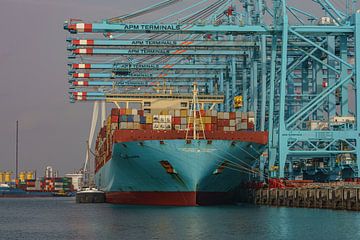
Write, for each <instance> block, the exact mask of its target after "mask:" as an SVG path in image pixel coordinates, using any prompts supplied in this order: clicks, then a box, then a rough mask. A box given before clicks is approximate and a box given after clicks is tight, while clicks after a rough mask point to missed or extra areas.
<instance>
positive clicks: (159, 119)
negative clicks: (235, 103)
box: [100, 108, 255, 136]
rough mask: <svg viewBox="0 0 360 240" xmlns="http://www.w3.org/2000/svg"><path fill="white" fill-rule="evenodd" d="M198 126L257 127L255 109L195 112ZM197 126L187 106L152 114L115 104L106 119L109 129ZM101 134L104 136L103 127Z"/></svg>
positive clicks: (210, 128)
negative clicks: (118, 106)
mask: <svg viewBox="0 0 360 240" xmlns="http://www.w3.org/2000/svg"><path fill="white" fill-rule="evenodd" d="M195 119H196V120H195V124H196V128H197V129H198V130H205V131H244V130H254V123H255V114H254V112H217V111H214V110H200V111H197V112H196V118H195ZM193 126H194V116H193V112H191V111H190V110H187V109H179V110H164V111H161V112H160V114H155V115H151V114H148V113H144V111H143V110H137V109H129V108H127V109H125V108H114V109H112V110H111V115H110V116H109V118H108V120H107V132H110V131H113V130H117V129H120V130H122V129H123V130H187V129H189V130H191V129H193ZM100 135H102V136H105V135H106V130H105V129H102V130H101V132H100Z"/></svg>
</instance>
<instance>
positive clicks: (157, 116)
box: [153, 115, 159, 123]
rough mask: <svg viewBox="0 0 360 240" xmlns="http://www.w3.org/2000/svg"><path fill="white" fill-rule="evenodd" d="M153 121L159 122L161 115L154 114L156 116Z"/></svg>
mask: <svg viewBox="0 0 360 240" xmlns="http://www.w3.org/2000/svg"><path fill="white" fill-rule="evenodd" d="M153 122H154V123H158V122H159V115H154V116H153Z"/></svg>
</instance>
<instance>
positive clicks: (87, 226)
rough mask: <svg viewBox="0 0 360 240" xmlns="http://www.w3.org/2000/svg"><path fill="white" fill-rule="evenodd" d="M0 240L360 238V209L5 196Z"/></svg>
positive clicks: (1, 205) (0, 211)
mask: <svg viewBox="0 0 360 240" xmlns="http://www.w3.org/2000/svg"><path fill="white" fill-rule="evenodd" d="M0 216H1V218H0V239H38V240H43V239H44V240H45V239H46V240H48V239H51V240H55V239H89V240H91V239H207V240H208V239H317V240H319V239H343V240H345V239H360V213H358V212H351V211H334V210H323V209H302V208H285V207H280V208H276V207H265V206H253V205H236V206H211V207H153V206H152V207H150V206H123V205H112V204H76V203H75V199H74V198H47V199H45V198H43V199H41V198H40V199H0Z"/></svg>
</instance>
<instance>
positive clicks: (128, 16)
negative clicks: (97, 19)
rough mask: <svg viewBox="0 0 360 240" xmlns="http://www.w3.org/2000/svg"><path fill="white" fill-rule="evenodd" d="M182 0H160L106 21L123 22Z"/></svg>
mask: <svg viewBox="0 0 360 240" xmlns="http://www.w3.org/2000/svg"><path fill="white" fill-rule="evenodd" d="M180 1H182V0H166V1H162V2H160V3H157V4H155V5H152V6H150V7H147V8H144V9H142V10H139V11H135V12H132V13H129V14H126V15H122V16H118V17H113V18H110V19H108V20H107V22H108V23H120V22H123V21H125V20H129V19H132V18H136V17H138V16H141V15H144V14H146V13H150V12H153V11H156V10H160V9H162V8H165V7H168V6H170V5H172V4H175V3H177V2H180Z"/></svg>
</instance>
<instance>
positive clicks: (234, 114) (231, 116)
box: [229, 112, 236, 120]
mask: <svg viewBox="0 0 360 240" xmlns="http://www.w3.org/2000/svg"><path fill="white" fill-rule="evenodd" d="M229 118H230V119H232V120H234V119H236V113H235V112H229Z"/></svg>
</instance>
